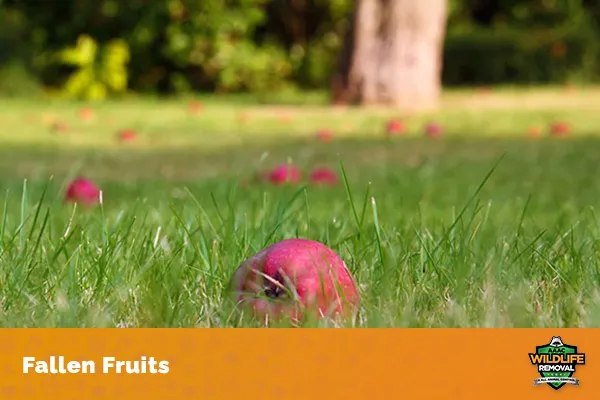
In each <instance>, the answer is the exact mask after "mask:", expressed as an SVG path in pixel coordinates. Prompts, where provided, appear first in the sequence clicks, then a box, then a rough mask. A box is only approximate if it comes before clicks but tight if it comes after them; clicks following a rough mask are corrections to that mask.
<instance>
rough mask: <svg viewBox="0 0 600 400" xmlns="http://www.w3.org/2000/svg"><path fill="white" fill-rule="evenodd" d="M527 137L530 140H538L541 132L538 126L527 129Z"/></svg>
mask: <svg viewBox="0 0 600 400" xmlns="http://www.w3.org/2000/svg"><path fill="white" fill-rule="evenodd" d="M527 135H528V136H529V137H532V138H538V137H540V136H542V130H541V129H540V128H539V127H538V126H530V127H529V128H528V129H527Z"/></svg>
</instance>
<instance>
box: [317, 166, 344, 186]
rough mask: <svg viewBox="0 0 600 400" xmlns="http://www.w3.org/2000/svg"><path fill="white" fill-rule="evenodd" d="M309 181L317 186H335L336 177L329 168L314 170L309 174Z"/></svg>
mask: <svg viewBox="0 0 600 400" xmlns="http://www.w3.org/2000/svg"><path fill="white" fill-rule="evenodd" d="M310 181H311V182H312V183H314V184H317V185H335V184H337V182H338V177H337V174H336V173H335V171H333V170H332V169H330V168H326V167H322V168H315V169H314V170H313V171H312V172H311V174H310Z"/></svg>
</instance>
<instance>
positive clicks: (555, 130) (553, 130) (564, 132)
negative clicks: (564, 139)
mask: <svg viewBox="0 0 600 400" xmlns="http://www.w3.org/2000/svg"><path fill="white" fill-rule="evenodd" d="M570 133H571V125H569V124H568V123H566V122H563V121H557V122H554V123H552V125H550V135H551V136H568V135H569V134H570Z"/></svg>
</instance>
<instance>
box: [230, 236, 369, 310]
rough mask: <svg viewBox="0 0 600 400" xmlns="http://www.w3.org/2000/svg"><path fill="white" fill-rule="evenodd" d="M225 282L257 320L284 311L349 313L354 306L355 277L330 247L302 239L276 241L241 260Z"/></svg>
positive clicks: (358, 300) (357, 298) (356, 291)
mask: <svg viewBox="0 0 600 400" xmlns="http://www.w3.org/2000/svg"><path fill="white" fill-rule="evenodd" d="M229 285H230V286H229V288H230V290H232V292H233V295H234V299H235V301H236V303H237V304H238V306H239V307H240V308H241V309H244V308H246V309H248V310H249V311H250V312H251V313H252V315H253V316H254V317H256V318H258V319H260V320H263V321H264V320H266V319H270V320H278V319H280V318H282V317H289V318H291V320H292V321H295V322H298V321H300V320H302V318H303V317H305V316H307V315H309V314H311V315H314V316H315V317H317V318H323V317H336V316H339V317H348V316H351V315H353V314H354V313H356V311H357V310H358V306H359V302H360V298H359V293H358V289H357V285H356V281H355V279H354V277H353V276H352V274H351V273H350V271H349V270H348V268H347V267H346V264H344V262H343V261H342V259H341V258H340V257H339V256H338V255H337V254H336V253H335V252H334V251H333V250H331V249H330V248H329V247H327V246H325V245H324V244H322V243H319V242H315V241H312V240H307V239H287V240H282V241H280V242H278V243H275V244H273V245H271V246H269V247H267V248H265V249H263V250H261V251H260V252H258V253H257V254H255V255H253V256H252V257H250V258H248V259H247V260H246V261H244V262H243V263H242V264H241V265H240V266H239V267H238V268H237V270H236V271H235V272H234V274H233V276H232V277H231V280H230V283H229Z"/></svg>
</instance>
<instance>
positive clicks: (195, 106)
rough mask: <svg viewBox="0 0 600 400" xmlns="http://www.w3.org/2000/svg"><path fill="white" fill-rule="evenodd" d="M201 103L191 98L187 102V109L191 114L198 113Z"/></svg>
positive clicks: (201, 106) (200, 109)
mask: <svg viewBox="0 0 600 400" xmlns="http://www.w3.org/2000/svg"><path fill="white" fill-rule="evenodd" d="M202 108H203V105H202V103H200V102H199V101H198V100H192V101H190V103H189V104H188V110H189V112H190V113H191V114H200V112H201V111H202Z"/></svg>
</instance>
